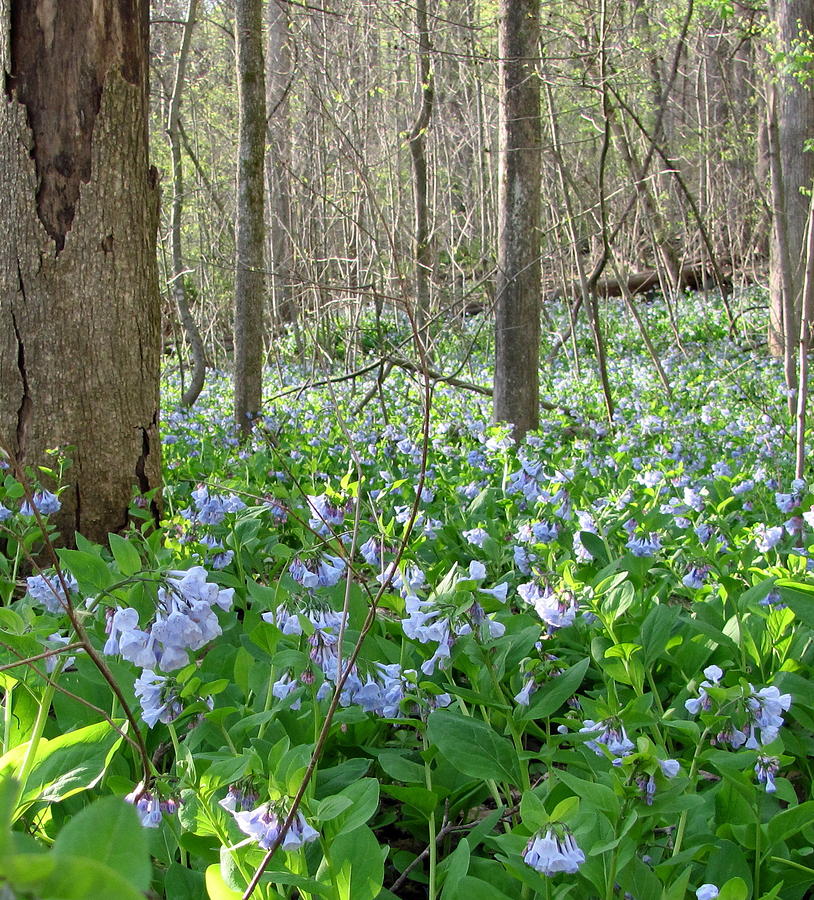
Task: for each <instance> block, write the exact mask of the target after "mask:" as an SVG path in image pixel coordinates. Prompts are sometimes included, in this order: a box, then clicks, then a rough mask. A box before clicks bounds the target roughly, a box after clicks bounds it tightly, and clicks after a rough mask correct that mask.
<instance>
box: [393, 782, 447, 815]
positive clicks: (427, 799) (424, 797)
mask: <svg viewBox="0 0 814 900" xmlns="http://www.w3.org/2000/svg"><path fill="white" fill-rule="evenodd" d="M382 791H383V792H384V793H385V794H387V795H388V796H390V797H393V798H394V799H396V800H398V801H399V803H402V804H405V805H407V806H412V807H413V808H414V809H416V810H418V812H420V813H421V815H422V816H424V818H425V819H429V817H430V815H431V814H432V813H433V812H434V811H435V809H436V807H437V806H438V796H437V795H436V794H434V793H433V792H432V791H428V790H427V788H425V787H419V786H418V785H416V784H413V785H410V786H409V787H405V786H404V785H401V784H383V785H382Z"/></svg>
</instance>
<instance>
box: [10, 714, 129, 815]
mask: <svg viewBox="0 0 814 900" xmlns="http://www.w3.org/2000/svg"><path fill="white" fill-rule="evenodd" d="M120 740H121V738H120V737H119V735H118V734H117V733H116V732H115V731H113V729H112V728H111V727H110V725H108V724H107V722H99V723H97V724H95V725H88V726H86V727H85V728H78V729H76V730H75V731H69V732H68V733H67V734H63V735H60V737H56V738H52V739H51V740H48V739H47V738H42V739H40V742H39V744H38V745H37V751H36V755H35V757H34V765H33V767H32V769H31V772H30V774H29V776H28V781H27V782H26V785H25V790H24V793H23V796H22V800H21V807H20V808H18V810H17V815H18V816H19V814H20V813H21V812H22V809H23V808H24V806H25V805H26V804H28V803H30V802H32V801H34V800H37V799H40V800H46V801H50V802H54V801H57V800H63V799H65V797H69V796H70V795H71V794H75V793H77V792H78V791H83V790H86V789H87V788H90V787H92V786H93V785H94V784H95V783H96V782H97V781H98V779H99V778H100V777H101V776H102V774H103V773H104V770H105V764H106V759H107V756H108V753H109V751H110V750H111V748H112V747H113V745H114V744H115V743H116V742H117V741H120ZM27 749H28V744H27V743H25V744H21V745H20V746H19V747H15V748H14V749H13V750H9V752H8V753H6V754H5V755H4V756H3V757H0V777H6V778H7V777H12V778H13V777H16V776H18V775H19V773H20V770H21V768H22V765H23V760H24V759H25V754H26V751H27Z"/></svg>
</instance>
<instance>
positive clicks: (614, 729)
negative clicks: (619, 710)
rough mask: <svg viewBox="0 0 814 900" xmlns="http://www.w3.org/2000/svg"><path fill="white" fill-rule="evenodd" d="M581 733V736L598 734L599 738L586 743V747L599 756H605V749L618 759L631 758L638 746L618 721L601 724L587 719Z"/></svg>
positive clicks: (609, 720) (607, 720)
mask: <svg viewBox="0 0 814 900" xmlns="http://www.w3.org/2000/svg"><path fill="white" fill-rule="evenodd" d="M579 731H580V734H591V733H594V732H596V734H597V736H596V737H595V738H592V739H591V740H590V741H586V742H585V746H586V747H588V748H589V749H591V750H593V752H594V753H595V754H596V755H597V756H604V755H605V754H604V752H603V749H602V748H603V747H604V748H605V750H607V751H608V752H609V753H610V754H611V756H613V757H616V758H620V757H623V756H629V755H630V754H631V753H632V752H633V751H634V750H635V749H636V745H635V744H634V743H633V741H631V740H630V738H628V736H627V733H626V732H625V727H624V725H622V723H621V722H620V721H619V720H618V719H604V720H602V721H601V722H594V721H593V719H586V720H585V721H584V722H583V723H582V728H580V729H579Z"/></svg>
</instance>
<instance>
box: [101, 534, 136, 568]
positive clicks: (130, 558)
mask: <svg viewBox="0 0 814 900" xmlns="http://www.w3.org/2000/svg"><path fill="white" fill-rule="evenodd" d="M107 539H108V542H109V543H110V552H111V553H112V554H113V559H115V560H116V565H117V566H118V567H119V571H120V572H121V573H122V575H125V576H129V575H135V574H136V572H139V571H141V556H139V552H138V550H136V548H135V547H134V546H133V544H132V543H131V542H130V541H128V540H126V539H125V538H123V537H122V536H121V535H118V534H109V535H108V536H107Z"/></svg>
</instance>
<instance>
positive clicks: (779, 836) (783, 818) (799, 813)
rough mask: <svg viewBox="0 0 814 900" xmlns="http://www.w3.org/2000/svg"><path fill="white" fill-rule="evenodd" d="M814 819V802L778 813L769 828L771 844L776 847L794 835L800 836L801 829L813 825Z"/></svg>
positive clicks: (810, 801)
mask: <svg viewBox="0 0 814 900" xmlns="http://www.w3.org/2000/svg"><path fill="white" fill-rule="evenodd" d="M812 818H814V800H809V801H808V802H806V803H801V804H800V805H799V806H792V807H791V809H784V810H783V811H782V812H779V813H777V815H775V816H774V817H773V818H772V819H771V821H770V822H769V824H768V826H767V829H766V830H767V832H768V836H769V844H770V845H771V846H774V845H775V844H779V843H780V842H781V841H785V840H786V838H788V837H791V835H793V834H798V833H799V832H800V829H801V828H803V827H804V826H806V825H808V824H810V823H811V821H812Z"/></svg>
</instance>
